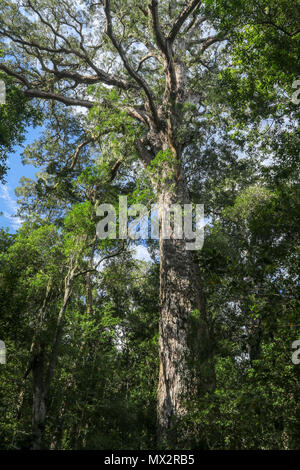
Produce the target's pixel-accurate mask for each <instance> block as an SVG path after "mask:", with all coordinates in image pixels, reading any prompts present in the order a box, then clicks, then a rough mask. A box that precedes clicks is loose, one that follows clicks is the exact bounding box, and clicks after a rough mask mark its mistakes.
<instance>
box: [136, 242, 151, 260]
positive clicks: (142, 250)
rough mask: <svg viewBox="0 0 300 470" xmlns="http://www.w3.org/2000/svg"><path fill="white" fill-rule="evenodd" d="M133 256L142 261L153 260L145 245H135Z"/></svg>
mask: <svg viewBox="0 0 300 470" xmlns="http://www.w3.org/2000/svg"><path fill="white" fill-rule="evenodd" d="M133 257H134V258H135V259H138V260H141V261H151V256H150V254H149V251H148V250H147V248H146V247H145V246H143V245H137V246H136V247H135V249H134V255H133Z"/></svg>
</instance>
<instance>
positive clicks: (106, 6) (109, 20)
mask: <svg viewBox="0 0 300 470" xmlns="http://www.w3.org/2000/svg"><path fill="white" fill-rule="evenodd" d="M104 11H105V16H106V34H107V35H108V37H109V38H110V40H111V42H112V43H113V45H114V46H115V48H116V50H117V51H118V53H119V56H120V57H121V59H122V62H123V64H124V66H125V68H126V70H127V72H128V73H129V75H130V76H131V77H132V78H133V79H134V80H135V81H136V83H137V84H138V85H139V86H140V87H141V88H142V89H143V90H144V92H145V94H146V96H147V99H148V103H149V107H150V110H151V114H152V116H153V120H154V122H155V124H156V126H157V128H159V127H160V122H159V118H158V114H157V110H156V106H155V104H154V99H153V96H152V92H151V90H150V89H149V87H148V84H147V83H146V82H145V80H144V79H143V78H142V77H141V76H140V75H139V74H138V73H137V72H136V71H135V70H134V69H133V68H132V67H131V65H130V64H129V62H128V59H127V57H126V55H125V53H124V50H123V48H122V46H121V44H120V43H119V41H118V40H117V38H116V37H115V35H114V33H113V28H112V18H111V11H110V0H105V1H104Z"/></svg>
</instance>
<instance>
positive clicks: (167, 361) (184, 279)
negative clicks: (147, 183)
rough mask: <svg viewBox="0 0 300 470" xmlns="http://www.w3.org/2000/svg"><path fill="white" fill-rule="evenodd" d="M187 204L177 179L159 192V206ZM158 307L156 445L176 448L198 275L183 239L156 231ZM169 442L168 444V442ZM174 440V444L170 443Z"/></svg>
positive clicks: (187, 375)
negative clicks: (173, 186) (171, 186)
mask: <svg viewBox="0 0 300 470" xmlns="http://www.w3.org/2000/svg"><path fill="white" fill-rule="evenodd" d="M188 202H189V198H188V193H187V188H186V185H185V183H184V181H183V180H179V182H178V184H177V188H176V190H175V191H174V192H173V193H170V192H168V191H167V190H165V191H163V192H162V193H161V195H160V197H159V206H160V208H161V210H163V207H166V206H170V205H171V204H174V203H179V204H181V205H183V204H186V203H188ZM160 235H161V237H160V304H161V315H160V323H159V333H160V336H159V357H160V372H159V385H158V403H157V415H158V443H159V445H160V446H162V445H168V443H169V444H172V445H176V441H177V440H178V439H177V437H176V430H175V424H176V422H177V421H178V420H179V419H180V418H181V417H182V416H184V414H185V410H186V407H185V400H186V399H187V393H188V391H189V390H190V387H191V385H192V384H191V380H192V375H191V370H190V367H189V364H188V362H189V357H190V348H189V344H188V330H189V320H190V314H191V312H192V311H193V310H195V309H198V310H199V311H200V310H201V298H200V289H199V286H198V284H199V273H198V268H197V266H196V264H195V262H194V253H193V251H189V250H187V249H186V240H185V239H182V240H178V239H177V240H176V239H174V238H173V233H171V238H170V239H163V237H162V231H160ZM170 440H171V442H170ZM174 441H175V442H174Z"/></svg>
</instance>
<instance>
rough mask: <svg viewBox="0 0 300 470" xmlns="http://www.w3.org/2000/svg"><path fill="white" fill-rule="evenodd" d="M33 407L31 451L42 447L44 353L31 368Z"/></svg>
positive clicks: (44, 409) (44, 406)
mask: <svg viewBox="0 0 300 470" xmlns="http://www.w3.org/2000/svg"><path fill="white" fill-rule="evenodd" d="M32 376H33V406H32V450H39V449H41V447H42V439H43V432H44V425H45V418H46V401H45V400H46V394H45V387H44V353H43V352H41V353H40V354H39V355H37V356H36V357H35V360H34V364H33V367H32Z"/></svg>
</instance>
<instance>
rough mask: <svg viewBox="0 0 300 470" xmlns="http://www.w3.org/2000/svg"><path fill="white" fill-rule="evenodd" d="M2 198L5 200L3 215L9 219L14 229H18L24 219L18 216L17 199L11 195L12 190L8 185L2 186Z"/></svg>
mask: <svg viewBox="0 0 300 470" xmlns="http://www.w3.org/2000/svg"><path fill="white" fill-rule="evenodd" d="M0 199H2V200H3V211H2V212H3V217H5V218H6V219H8V220H9V223H10V225H11V227H12V228H13V229H14V230H17V229H18V228H19V227H20V225H21V223H22V221H21V218H20V217H16V213H17V210H18V205H17V201H16V200H15V198H14V197H13V196H12V195H11V190H10V188H9V187H8V186H7V185H6V186H1V187H0Z"/></svg>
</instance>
